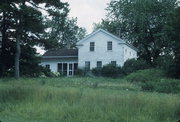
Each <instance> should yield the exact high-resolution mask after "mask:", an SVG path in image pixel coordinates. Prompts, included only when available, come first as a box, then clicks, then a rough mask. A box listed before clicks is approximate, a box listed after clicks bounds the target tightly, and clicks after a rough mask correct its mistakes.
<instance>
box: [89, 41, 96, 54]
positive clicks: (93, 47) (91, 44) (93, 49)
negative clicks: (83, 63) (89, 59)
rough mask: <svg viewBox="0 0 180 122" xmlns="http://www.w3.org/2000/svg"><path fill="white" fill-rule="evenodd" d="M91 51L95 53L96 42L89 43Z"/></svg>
mask: <svg viewBox="0 0 180 122" xmlns="http://www.w3.org/2000/svg"><path fill="white" fill-rule="evenodd" d="M89 51H90V52H94V51H95V42H90V43H89Z"/></svg>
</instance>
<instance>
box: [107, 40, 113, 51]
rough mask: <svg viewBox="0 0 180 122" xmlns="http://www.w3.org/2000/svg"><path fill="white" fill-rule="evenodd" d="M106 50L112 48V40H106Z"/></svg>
mask: <svg viewBox="0 0 180 122" xmlns="http://www.w3.org/2000/svg"><path fill="white" fill-rule="evenodd" d="M107 50H112V41H108V42H107Z"/></svg>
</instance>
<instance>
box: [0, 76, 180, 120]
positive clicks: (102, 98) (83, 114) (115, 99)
mask: <svg viewBox="0 0 180 122" xmlns="http://www.w3.org/2000/svg"><path fill="white" fill-rule="evenodd" d="M179 119H180V94H162V93H156V92H154V93H153V92H143V91H141V87H139V86H138V85H137V84H132V83H129V82H126V81H125V80H122V79H118V78H117V79H111V78H88V77H84V78H81V77H74V78H22V79H20V80H14V79H0V120H1V121H2V122H176V121H178V120H179Z"/></svg>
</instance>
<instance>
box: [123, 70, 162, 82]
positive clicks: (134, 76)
mask: <svg viewBox="0 0 180 122" xmlns="http://www.w3.org/2000/svg"><path fill="white" fill-rule="evenodd" d="M163 77H164V72H163V71H162V70H159V69H145V70H139V71H136V72H133V73H131V74H129V75H128V76H126V77H125V79H126V80H127V81H130V82H141V83H145V82H150V81H157V80H159V79H161V78H163Z"/></svg>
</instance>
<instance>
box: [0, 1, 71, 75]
mask: <svg viewBox="0 0 180 122" xmlns="http://www.w3.org/2000/svg"><path fill="white" fill-rule="evenodd" d="M1 3H2V4H1V5H0V12H1V13H3V12H4V14H1V13H0V19H1V20H0V25H1V32H2V35H3V39H2V46H1V51H0V54H1V57H0V58H1V59H3V60H4V61H1V66H2V67H5V66H7V65H8V64H11V63H10V62H12V60H7V59H6V58H5V57H8V58H9V57H15V63H14V66H13V65H11V66H10V67H11V68H13V67H15V68H14V69H15V77H17V78H18V77H19V61H20V59H21V58H20V50H21V49H20V47H23V46H25V45H27V44H28V45H29V47H30V48H33V47H34V46H35V45H38V44H40V45H45V44H47V43H48V42H47V41H46V40H45V39H44V38H43V34H44V29H45V27H44V25H43V17H42V11H40V9H43V10H45V11H46V12H47V13H48V14H51V12H52V10H53V8H54V7H56V8H59V9H61V10H62V11H61V12H62V13H63V12H64V8H67V6H68V4H67V3H62V2H60V1H59V0H53V1H47V0H41V1H37V0H3V2H1ZM42 3H44V4H45V7H44V8H41V7H40V6H39V5H40V4H42ZM3 18H4V19H3ZM15 43H16V44H15ZM49 43H50V42H49ZM7 44H9V45H7ZM4 45H5V46H4ZM15 45H16V46H15ZM10 49H11V50H10ZM6 52H7V53H6ZM10 55H12V56H10ZM5 62H8V63H5ZM10 67H9V68H10ZM0 68H1V67H0ZM9 68H8V67H5V68H4V69H6V71H7V70H8V69H9ZM1 72H5V71H4V70H3V68H1ZM3 74H4V73H3Z"/></svg>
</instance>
